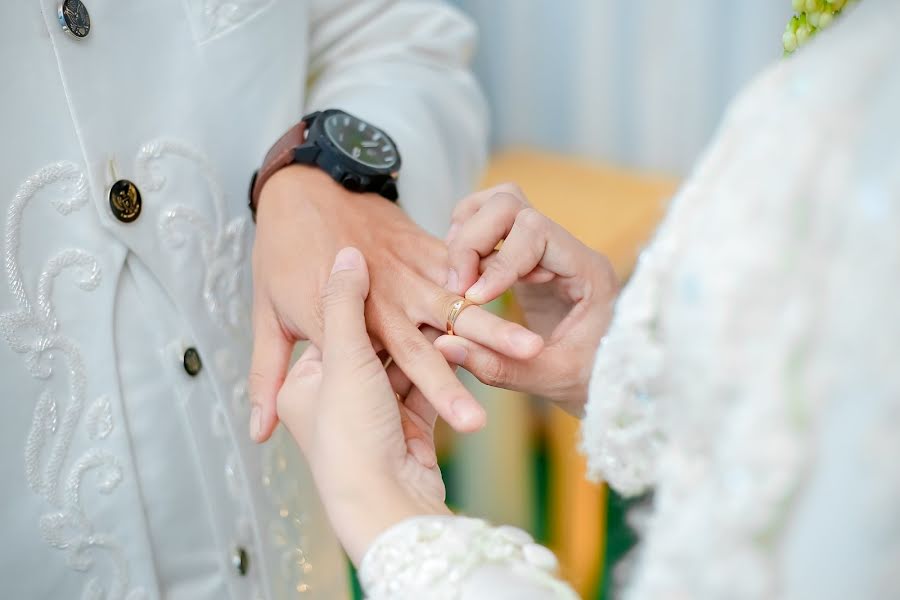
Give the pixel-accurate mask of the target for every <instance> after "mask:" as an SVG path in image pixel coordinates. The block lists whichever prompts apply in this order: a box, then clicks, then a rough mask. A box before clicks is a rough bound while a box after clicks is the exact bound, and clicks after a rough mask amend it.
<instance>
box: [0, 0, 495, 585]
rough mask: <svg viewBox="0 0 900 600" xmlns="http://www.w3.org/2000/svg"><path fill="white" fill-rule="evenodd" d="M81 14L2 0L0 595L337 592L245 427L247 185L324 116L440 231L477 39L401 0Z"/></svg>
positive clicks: (456, 189) (298, 502) (467, 155)
mask: <svg viewBox="0 0 900 600" xmlns="http://www.w3.org/2000/svg"><path fill="white" fill-rule="evenodd" d="M84 4H85V6H86V8H87V10H88V12H89V14H90V19H91V29H90V33H89V35H88V36H87V37H85V38H83V39H76V38H74V37H72V36H71V35H69V34H67V33H66V32H64V31H63V29H62V28H61V26H60V22H59V18H58V12H57V11H58V2H57V0H27V1H16V2H10V3H7V4H6V5H5V6H4V11H5V13H4V22H5V23H6V27H4V34H3V37H2V46H0V47H2V54H3V59H2V60H0V81H2V82H3V83H2V87H3V93H2V97H0V149H2V160H0V199H2V200H0V202H2V203H3V206H4V207H5V208H6V210H5V220H4V224H3V229H4V235H3V238H2V239H3V242H2V243H3V251H4V264H3V267H4V270H5V282H4V284H3V285H0V390H2V396H3V417H2V420H0V488H2V493H0V497H2V513H0V539H2V540H3V547H2V548H0V596H2V597H3V598H35V599H37V598H90V599H99V598H109V599H122V598H127V599H128V600H143V599H150V598H161V597H165V598H170V599H178V598H184V599H191V600H198V599H200V600H202V599H221V598H235V599H241V600H246V599H257V598H260V599H263V598H265V599H269V598H295V597H297V596H298V595H301V596H302V595H303V594H304V593H307V594H308V595H310V596H313V597H316V598H341V597H345V596H346V594H347V588H348V586H347V581H348V578H347V574H346V567H345V562H344V559H343V556H342V554H341V553H340V551H339V548H338V546H337V544H336V542H335V540H334V538H333V536H332V535H331V533H330V532H329V530H328V528H327V526H326V525H325V518H324V515H323V513H322V511H321V509H320V507H319V506H318V504H317V500H316V498H315V495H314V493H313V491H312V489H311V483H310V481H309V479H308V477H307V475H305V471H303V467H302V465H299V464H298V462H297V458H296V455H295V451H294V449H293V445H292V444H284V443H283V442H279V441H277V440H276V441H275V442H274V443H272V444H267V445H266V446H264V447H262V448H258V447H255V446H254V445H252V444H251V443H250V441H249V439H248V435H247V418H248V415H247V413H248V409H247V399H246V393H245V392H246V390H245V384H244V381H245V377H246V371H247V368H248V362H249V358H248V357H249V351H250V339H249V335H248V333H249V327H248V321H249V319H248V316H249V297H250V296H249V292H250V289H249V285H250V283H249V278H248V275H249V273H248V252H249V248H250V244H251V239H252V236H253V234H254V230H253V225H252V223H251V221H250V219H249V213H248V210H247V207H246V203H247V190H248V184H249V181H250V176H251V173H252V172H253V170H254V169H255V168H256V167H257V166H258V165H259V162H260V161H261V159H262V156H263V155H264V154H265V152H266V150H267V149H268V147H269V146H270V145H271V144H272V143H273V142H274V141H275V140H276V139H277V138H278V137H279V136H280V135H281V134H282V133H283V132H284V131H285V130H286V129H287V128H288V127H289V126H291V125H292V124H293V123H295V122H296V121H297V120H299V118H300V117H301V116H302V115H303V114H304V113H305V112H307V111H311V110H315V109H323V108H332V107H333V108H343V109H345V110H347V111H349V112H352V113H354V114H356V115H358V116H360V117H362V118H364V119H366V120H368V121H370V122H372V123H374V124H376V125H378V126H380V127H382V128H383V129H385V130H386V131H388V132H389V133H390V134H391V136H392V137H393V138H394V139H395V140H396V142H397V143H398V145H399V147H400V151H401V153H402V155H403V162H404V165H403V173H402V175H401V180H400V191H401V204H402V205H403V206H404V207H405V208H406V210H407V211H408V212H409V213H410V214H411V215H412V216H413V218H414V219H416V220H417V221H418V222H419V223H420V224H422V225H424V226H425V227H426V228H427V229H429V230H430V231H432V232H433V233H441V232H442V229H443V228H444V227H445V225H446V223H447V222H448V216H449V212H450V210H451V208H452V205H453V203H454V201H455V199H456V198H458V197H459V196H461V195H462V194H464V193H465V192H466V191H467V187H468V186H469V185H470V184H471V182H472V180H473V178H474V177H475V176H476V175H477V172H478V170H479V168H480V167H481V164H482V162H483V161H484V158H485V153H486V139H485V138H486V118H485V114H486V111H485V109H484V106H483V101H482V98H481V96H480V93H479V91H478V88H477V86H476V84H475V83H474V80H473V78H472V77H471V75H470V73H469V72H468V71H467V66H466V65H467V62H468V59H469V57H470V54H471V52H472V47H473V42H474V30H473V27H472V26H471V24H470V23H469V22H468V21H466V20H465V19H464V18H462V17H461V16H460V15H459V14H458V13H457V12H455V11H454V10H452V9H450V8H448V7H447V6H444V5H442V4H439V3H435V2H427V1H411V0H410V1H401V0H395V1H391V0H371V1H350V0H341V1H338V0H321V1H311V0H153V1H151V2H137V1H122V0H84ZM119 179H127V180H129V181H131V182H133V183H134V184H136V186H137V188H138V190H139V191H140V194H141V197H142V201H143V204H142V211H141V213H140V215H139V217H138V218H137V219H136V220H135V221H134V222H131V223H123V222H121V221H119V220H117V219H116V218H115V217H114V216H113V214H112V213H111V209H110V204H109V200H108V189H109V187H110V186H111V184H112V183H113V182H114V181H116V180H119ZM188 348H193V349H195V350H196V351H197V353H198V355H199V359H200V362H199V363H198V362H197V361H196V360H195V357H194V356H191V357H190V368H191V370H192V371H193V372H194V373H195V376H192V375H191V374H189V373H188V369H186V368H185V366H184V365H183V363H184V362H185V351H186V350H187V349H188ZM197 368H199V372H197Z"/></svg>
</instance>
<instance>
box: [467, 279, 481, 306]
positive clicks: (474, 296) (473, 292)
mask: <svg viewBox="0 0 900 600" xmlns="http://www.w3.org/2000/svg"><path fill="white" fill-rule="evenodd" d="M484 286H485V283H484V277H483V276H482V277H481V278H480V279H479V280H478V281H476V282H475V283H474V284H473V285H472V287H470V288H469V289H468V291H467V292H466V298H468V299H469V300H472V301H474V302H480V301H481V294H482V293H483V292H484Z"/></svg>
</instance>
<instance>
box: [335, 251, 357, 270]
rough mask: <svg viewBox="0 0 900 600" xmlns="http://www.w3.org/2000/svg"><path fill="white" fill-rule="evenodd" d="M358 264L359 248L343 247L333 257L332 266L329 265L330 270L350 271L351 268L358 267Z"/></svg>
mask: <svg viewBox="0 0 900 600" xmlns="http://www.w3.org/2000/svg"><path fill="white" fill-rule="evenodd" d="M360 266H361V263H360V254H359V250H357V249H355V248H344V249H343V250H341V251H340V252H338V253H337V256H335V257H334V266H333V267H331V272H332V273H337V272H338V271H350V270H352V269H358V268H359V267H360Z"/></svg>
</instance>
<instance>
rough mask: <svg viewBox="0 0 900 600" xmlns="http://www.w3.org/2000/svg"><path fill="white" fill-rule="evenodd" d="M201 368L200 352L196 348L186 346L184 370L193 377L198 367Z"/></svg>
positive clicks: (197, 371) (198, 370) (198, 369)
mask: <svg viewBox="0 0 900 600" xmlns="http://www.w3.org/2000/svg"><path fill="white" fill-rule="evenodd" d="M202 368H203V362H202V361H201V360H200V353H199V352H197V349H196V348H188V349H187V350H185V351H184V370H185V371H186V372H187V374H188V375H190V376H191V377H195V376H196V375H197V373H199V372H200V369H202Z"/></svg>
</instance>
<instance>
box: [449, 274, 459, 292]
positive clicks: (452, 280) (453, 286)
mask: <svg viewBox="0 0 900 600" xmlns="http://www.w3.org/2000/svg"><path fill="white" fill-rule="evenodd" d="M458 287H459V273H457V272H456V269H450V272H449V273H447V289H448V290H450V291H451V292H453V293H454V294H455V293H456V292H457V288H458Z"/></svg>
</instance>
